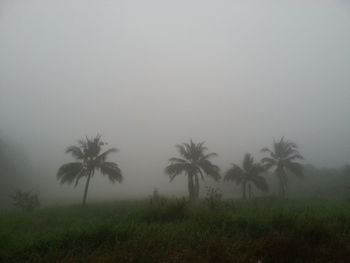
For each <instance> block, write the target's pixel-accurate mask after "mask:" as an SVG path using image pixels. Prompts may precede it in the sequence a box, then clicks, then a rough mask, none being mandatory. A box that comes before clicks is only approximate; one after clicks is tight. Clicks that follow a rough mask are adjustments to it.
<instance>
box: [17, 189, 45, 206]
mask: <svg viewBox="0 0 350 263" xmlns="http://www.w3.org/2000/svg"><path fill="white" fill-rule="evenodd" d="M12 199H13V201H14V206H17V207H19V208H21V209H22V210H25V211H32V210H33V209H35V208H36V207H38V206H39V205H40V202H39V197H38V194H34V193H31V192H22V191H20V190H17V192H16V193H15V195H14V196H12Z"/></svg>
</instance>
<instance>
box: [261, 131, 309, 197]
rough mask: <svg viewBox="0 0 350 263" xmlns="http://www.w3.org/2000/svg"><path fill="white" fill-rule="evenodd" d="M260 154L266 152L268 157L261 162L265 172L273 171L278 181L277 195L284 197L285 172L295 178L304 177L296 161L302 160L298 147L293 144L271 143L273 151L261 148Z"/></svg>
mask: <svg viewBox="0 0 350 263" xmlns="http://www.w3.org/2000/svg"><path fill="white" fill-rule="evenodd" d="M261 151H262V152H267V153H269V154H270V157H265V158H263V159H262V160H261V162H262V163H263V164H264V166H265V168H266V169H267V170H269V169H272V168H273V169H274V173H276V175H277V177H278V180H279V195H280V196H281V197H285V195H286V187H287V172H290V173H292V174H294V175H295V176H297V177H302V176H303V175H304V172H303V166H302V165H301V164H300V163H298V162H297V161H298V160H303V159H304V158H303V156H301V155H300V153H299V151H298V146H297V145H296V144H295V143H294V142H290V141H286V140H284V137H282V138H281V140H280V141H278V142H276V141H275V140H274V141H273V150H270V149H269V148H263V149H262V150H261Z"/></svg>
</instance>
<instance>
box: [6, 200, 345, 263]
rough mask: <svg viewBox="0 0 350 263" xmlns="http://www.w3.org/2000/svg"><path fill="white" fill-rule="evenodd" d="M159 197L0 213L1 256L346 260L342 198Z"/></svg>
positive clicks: (127, 259)
mask: <svg viewBox="0 0 350 263" xmlns="http://www.w3.org/2000/svg"><path fill="white" fill-rule="evenodd" d="M210 208H212V207H210V206H208V205H207V204H206V202H205V201H200V202H198V203H195V204H192V205H189V204H188V203H187V202H186V201H185V200H166V199H162V200H159V201H156V202H152V203H150V202H149V200H143V201H141V200H140V201H119V202H114V203H106V204H92V205H88V206H87V207H85V208H82V207H80V206H64V207H49V208H42V209H38V210H37V211H34V212H32V213H24V212H23V213H22V212H6V213H2V214H1V215H0V261H2V262H255V263H256V262H258V260H260V261H261V262H349V261H350V205H349V204H347V203H327V202H310V201H309V202H301V201H298V202H297V201H281V200H275V199H265V200H264V199H261V200H256V201H252V202H240V201H225V202H221V203H219V204H217V207H215V208H214V209H210Z"/></svg>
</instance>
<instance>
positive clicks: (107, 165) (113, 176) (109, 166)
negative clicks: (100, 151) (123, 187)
mask: <svg viewBox="0 0 350 263" xmlns="http://www.w3.org/2000/svg"><path fill="white" fill-rule="evenodd" d="M100 171H101V173H102V174H103V175H108V179H109V180H110V181H111V182H112V183H114V182H115V181H117V182H119V183H121V182H122V181H123V175H122V171H121V170H120V168H119V167H118V165H117V164H116V163H113V162H103V163H102V164H101V165H100Z"/></svg>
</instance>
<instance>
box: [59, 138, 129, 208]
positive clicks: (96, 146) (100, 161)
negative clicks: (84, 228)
mask: <svg viewBox="0 0 350 263" xmlns="http://www.w3.org/2000/svg"><path fill="white" fill-rule="evenodd" d="M105 144H106V143H105V142H102V141H101V136H100V135H97V136H96V137H95V138H93V139H89V138H86V139H83V140H78V144H77V145H72V146H69V147H68V148H67V149H66V153H71V154H72V156H73V158H75V159H76V160H77V162H71V163H66V164H63V165H62V166H61V167H60V168H59V169H58V172H57V179H58V180H59V181H60V182H61V184H63V183H68V184H71V183H73V182H74V187H76V186H77V185H78V182H79V180H80V179H81V178H83V177H86V183H85V190H84V196H83V206H84V205H85V204H86V196H87V192H88V188H89V183H90V179H91V177H92V176H93V175H94V174H95V171H100V172H101V173H102V174H103V175H107V176H108V179H109V180H110V181H111V182H112V183H114V182H115V181H117V182H121V181H122V180H123V176H122V172H121V170H120V169H119V167H118V165H117V164H116V163H114V162H107V161H106V159H107V156H108V155H109V154H110V153H114V152H116V151H117V149H116V148H111V149H108V150H107V151H105V152H103V153H101V148H102V146H103V145H105Z"/></svg>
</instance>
